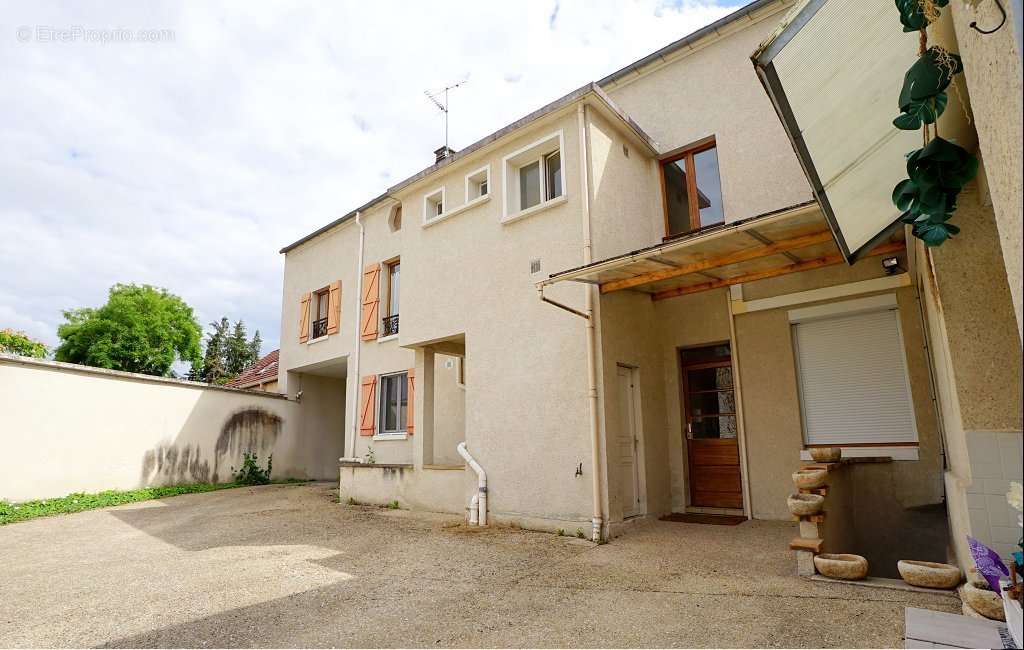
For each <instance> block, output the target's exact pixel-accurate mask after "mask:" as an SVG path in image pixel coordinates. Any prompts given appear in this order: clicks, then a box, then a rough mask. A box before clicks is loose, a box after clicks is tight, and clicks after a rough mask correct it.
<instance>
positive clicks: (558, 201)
mask: <svg viewBox="0 0 1024 650" xmlns="http://www.w3.org/2000/svg"><path fill="white" fill-rule="evenodd" d="M568 200H569V197H567V196H566V195H565V194H563V195H562V196H556V197H555V198H553V199H548V200H547V201H544V202H543V203H538V204H537V205H535V206H533V207H532V208H527V209H525V210H520V211H519V212H516V213H515V214H510V215H508V216H507V217H505V218H504V219H502V220H501V223H503V224H507V223H512V222H514V221H519V220H520V219H525V218H527V217H532V216H533V215H535V214H537V213H538V212H543V211H544V210H547V209H548V208H553V207H555V206H557V205H562V204H563V203H565V202H566V201H568Z"/></svg>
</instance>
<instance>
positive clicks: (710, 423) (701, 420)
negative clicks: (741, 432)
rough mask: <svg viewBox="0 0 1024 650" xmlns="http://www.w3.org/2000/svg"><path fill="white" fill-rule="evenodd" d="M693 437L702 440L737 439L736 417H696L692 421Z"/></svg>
mask: <svg viewBox="0 0 1024 650" xmlns="http://www.w3.org/2000/svg"><path fill="white" fill-rule="evenodd" d="M690 425H691V427H692V433H691V436H692V437H693V438H696V439H700V438H735V437H736V416H735V415H725V416H721V417H713V416H712V417H695V418H693V419H692V420H691V421H690Z"/></svg>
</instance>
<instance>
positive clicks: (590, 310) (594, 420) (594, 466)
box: [576, 104, 604, 542]
mask: <svg viewBox="0 0 1024 650" xmlns="http://www.w3.org/2000/svg"><path fill="white" fill-rule="evenodd" d="M586 115H587V113H586V105H585V104H580V105H579V106H577V107H576V122H577V126H578V129H579V133H578V139H579V149H580V151H579V165H580V168H581V170H582V172H581V173H580V201H581V202H582V203H581V205H582V210H581V212H582V215H583V264H584V266H586V265H587V264H590V263H591V262H592V261H593V246H592V243H591V232H590V182H589V176H590V165H589V164H588V162H587V161H588V151H587V125H586ZM583 304H584V306H583V311H584V312H585V313H586V320H585V321H584V322H585V327H586V334H587V395H588V398H589V402H590V457H591V470H590V471H591V476H592V483H593V485H592V490H593V495H594V515H593V519H592V520H591V523H592V531H591V539H592V540H593V541H595V542H600V541H601V538H602V532H603V527H604V513H603V510H604V508H603V503H604V499H603V490H602V484H601V479H602V474H601V439H600V421H599V419H598V417H599V407H600V401H599V399H598V393H597V331H596V329H595V325H594V287H592V286H590V285H587V288H586V295H585V301H584V303H583Z"/></svg>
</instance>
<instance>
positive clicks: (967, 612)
mask: <svg viewBox="0 0 1024 650" xmlns="http://www.w3.org/2000/svg"><path fill="white" fill-rule="evenodd" d="M960 611H961V612H963V615H964V616H970V617H971V618H980V619H982V620H984V621H987V620H988V619H987V618H985V617H984V616H982V615H981V614H979V613H978V612H976V611H974V610H973V609H972V608H971V606H970V605H968V604H967V603H965V602H961V603H960Z"/></svg>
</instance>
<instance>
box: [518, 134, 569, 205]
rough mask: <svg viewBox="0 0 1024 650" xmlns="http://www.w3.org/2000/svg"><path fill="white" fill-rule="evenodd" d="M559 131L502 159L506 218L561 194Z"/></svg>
mask: <svg viewBox="0 0 1024 650" xmlns="http://www.w3.org/2000/svg"><path fill="white" fill-rule="evenodd" d="M562 175H563V174H562V133H561V132H560V131H559V132H557V133H553V134H551V135H549V136H547V137H546V138H544V139H543V140H540V141H538V142H535V143H533V144H531V145H528V146H526V147H524V148H522V149H520V150H519V151H517V152H515V153H513V154H510V155H508V156H506V157H505V159H504V181H505V184H506V192H505V210H504V214H505V219H512V218H514V217H516V216H517V215H518V214H519V213H521V212H524V211H526V210H530V209H531V208H535V207H538V206H540V205H543V204H544V203H547V202H548V201H553V200H555V199H558V198H560V197H562V196H563V195H564V191H563V187H562Z"/></svg>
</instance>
